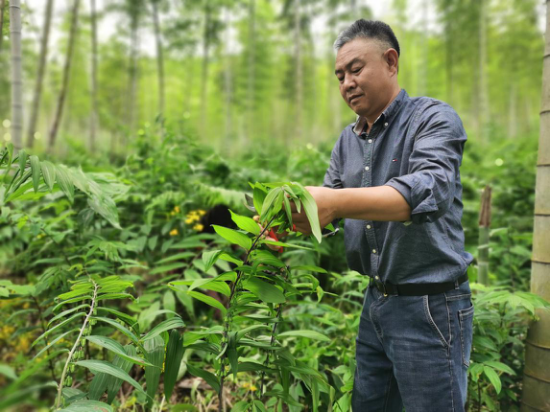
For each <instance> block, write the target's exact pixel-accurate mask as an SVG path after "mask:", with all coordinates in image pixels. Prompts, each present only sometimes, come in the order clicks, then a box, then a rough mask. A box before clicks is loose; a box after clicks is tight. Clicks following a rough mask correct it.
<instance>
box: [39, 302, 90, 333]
mask: <svg viewBox="0 0 550 413" xmlns="http://www.w3.org/2000/svg"><path fill="white" fill-rule="evenodd" d="M89 306H90V305H89V304H81V305H78V306H76V307H73V308H71V309H69V310H65V311H63V312H62V313H59V314H58V315H56V316H55V317H54V318H52V319H51V320H50V321H49V322H48V325H47V326H46V327H50V325H51V324H52V323H53V322H54V321H57V320H59V319H60V318H63V317H65V316H67V315H69V314H72V313H74V312H75V311H78V310H80V309H82V308H86V307H89Z"/></svg>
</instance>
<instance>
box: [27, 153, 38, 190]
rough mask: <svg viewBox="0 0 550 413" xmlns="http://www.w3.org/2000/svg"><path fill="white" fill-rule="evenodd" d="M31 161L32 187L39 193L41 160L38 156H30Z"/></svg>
mask: <svg viewBox="0 0 550 413" xmlns="http://www.w3.org/2000/svg"><path fill="white" fill-rule="evenodd" d="M29 159H30V161H31V170H32V186H33V188H34V192H37V191H38V184H39V183H40V175H41V171H40V160H39V159H38V156H36V155H31V156H29Z"/></svg>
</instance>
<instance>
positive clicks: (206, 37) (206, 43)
mask: <svg viewBox="0 0 550 413" xmlns="http://www.w3.org/2000/svg"><path fill="white" fill-rule="evenodd" d="M210 17H211V16H210V1H209V0H206V2H205V6H204V34H203V57H202V78H201V125H200V128H199V130H200V131H201V135H202V136H203V137H204V136H205V134H206V108H207V97H208V63H209V52H210Z"/></svg>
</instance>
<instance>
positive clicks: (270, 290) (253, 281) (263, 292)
mask: <svg viewBox="0 0 550 413" xmlns="http://www.w3.org/2000/svg"><path fill="white" fill-rule="evenodd" d="M243 288H245V289H247V290H248V291H250V292H251V293H253V294H254V295H255V296H257V297H258V298H259V299H260V300H262V301H263V302H266V303H274V304H280V303H284V302H285V301H286V298H285V295H284V294H283V292H282V291H281V290H279V289H278V288H277V287H276V286H274V285H272V284H269V283H267V282H265V281H261V280H260V279H258V278H249V279H248V280H244V281H243Z"/></svg>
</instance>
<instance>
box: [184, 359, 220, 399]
mask: <svg viewBox="0 0 550 413" xmlns="http://www.w3.org/2000/svg"><path fill="white" fill-rule="evenodd" d="M187 370H188V371H189V373H190V374H192V375H193V376H195V377H200V378H202V379H204V381H206V382H207V383H208V384H209V385H210V386H211V387H212V388H213V389H214V390H215V391H216V393H219V391H220V382H219V381H218V378H217V377H216V376H215V375H214V374H212V373H210V372H209V371H206V370H203V369H199V368H197V367H194V366H192V365H191V364H188V365H187Z"/></svg>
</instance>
